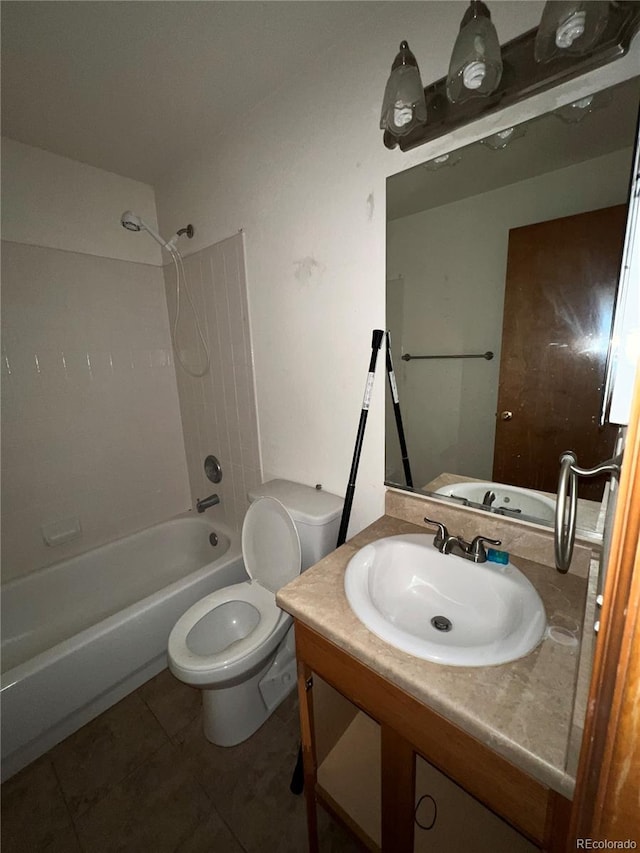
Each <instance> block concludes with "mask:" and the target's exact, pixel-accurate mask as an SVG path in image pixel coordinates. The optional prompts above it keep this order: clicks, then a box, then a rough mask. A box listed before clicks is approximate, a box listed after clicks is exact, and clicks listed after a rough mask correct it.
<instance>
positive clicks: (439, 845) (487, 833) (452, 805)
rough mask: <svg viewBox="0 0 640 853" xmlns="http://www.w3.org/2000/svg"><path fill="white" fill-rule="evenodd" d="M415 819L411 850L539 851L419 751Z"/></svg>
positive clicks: (416, 852)
mask: <svg viewBox="0 0 640 853" xmlns="http://www.w3.org/2000/svg"><path fill="white" fill-rule="evenodd" d="M523 808H526V804H524V805H523ZM415 822H416V825H415V827H414V829H415V836H414V838H415V841H414V846H413V849H414V853H433V851H434V850H450V851H454V850H464V853H538V848H537V847H535V846H534V845H533V844H531V843H530V842H529V841H527V839H526V838H525V837H524V836H523V835H520V833H519V832H517V831H516V830H515V829H513V827H511V826H509V824H508V823H505V821H503V820H502V819H501V818H499V817H498V816H497V815H495V814H494V813H493V812H492V811H489V809H487V808H485V807H484V806H483V805H482V804H481V803H479V802H478V801H477V800H476V799H475V798H474V797H471V796H470V795H469V794H467V793H466V792H465V791H463V790H462V788H460V787H459V786H458V785H456V784H455V782H452V781H451V779H449V778H447V777H446V776H444V775H443V774H442V773H440V772H439V771H438V770H436V769H435V767H433V766H432V765H431V764H429V763H428V762H427V761H424V759H422V758H421V757H420V756H418V755H416V811H415ZM428 827H430V828H428Z"/></svg>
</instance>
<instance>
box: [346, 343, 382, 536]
mask: <svg viewBox="0 0 640 853" xmlns="http://www.w3.org/2000/svg"><path fill="white" fill-rule="evenodd" d="M383 336H384V332H383V331H382V329H374V330H373V335H372V338H371V358H370V360H369V372H368V373H367V382H366V385H365V388H364V397H363V400H362V410H361V411H360V422H359V424H358V434H357V436H356V444H355V447H354V449H353V461H352V463H351V472H350V473H349V483H348V485H347V493H346V494H345V496H344V506H343V508H342V519H341V521H340V532H339V533H338V544H337V545H336V548H339V547H340V546H341V545H344V543H345V542H346V541H347V528H348V527H349V519H350V517H351V505H352V504H353V495H354V492H355V490H356V477H357V476H358V465H359V464H360V453H361V452H362V440H363V438H364V428H365V426H366V424H367V415H368V414H369V405H370V403H371V392H372V390H373V380H374V378H375V374H376V361H377V359H378V350H379V349H380V347H381V346H382V338H383Z"/></svg>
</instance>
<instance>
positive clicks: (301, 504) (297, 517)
mask: <svg viewBox="0 0 640 853" xmlns="http://www.w3.org/2000/svg"><path fill="white" fill-rule="evenodd" d="M262 497H268V498H276V500H279V501H280V503H281V504H282V505H283V506H285V507H286V509H287V511H288V513H289V514H290V515H291V517H292V518H293V520H294V521H302V522H304V523H305V524H314V525H319V524H328V523H329V522H330V521H333V520H334V519H335V518H337V517H338V516H339V515H340V514H341V513H342V506H343V504H344V498H340V497H338V495H334V494H332V492H325V491H324V489H315V488H313V486H304V485H302V483H292V482H291V481H290V480H269V481H268V482H266V483H263V484H262V485H261V486H256V488H255V489H250V490H249V500H250V501H251V502H253V501H255V500H257V499H258V498H262Z"/></svg>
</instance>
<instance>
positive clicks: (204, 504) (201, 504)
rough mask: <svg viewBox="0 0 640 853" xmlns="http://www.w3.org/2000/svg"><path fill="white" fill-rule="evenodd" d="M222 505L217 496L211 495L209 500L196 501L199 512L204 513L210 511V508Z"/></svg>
mask: <svg viewBox="0 0 640 853" xmlns="http://www.w3.org/2000/svg"><path fill="white" fill-rule="evenodd" d="M219 503H220V498H219V497H218V496H217V495H209V497H208V498H202V500H200V499H198V500H197V501H196V509H197V510H198V512H204V511H205V509H209V507H210V506H215V505H216V504H219Z"/></svg>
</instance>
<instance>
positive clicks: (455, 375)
mask: <svg viewBox="0 0 640 853" xmlns="http://www.w3.org/2000/svg"><path fill="white" fill-rule="evenodd" d="M639 97H640V81H639V78H635V79H633V80H631V81H627V82H625V83H622V84H620V85H618V86H616V87H613V88H612V89H610V90H607V91H605V92H600V93H596V94H595V95H594V96H593V98H591V99H583V100H582V102H581V103H583V104H584V106H583V107H580V108H578V107H577V106H576V108H575V110H569V111H568V110H567V109H566V108H563V109H562V110H558V111H557V113H551V114H548V115H545V116H540V117H538V118H536V119H533V120H531V121H529V122H527V123H526V124H524V125H521V126H519V127H518V128H517V129H516V130H515V131H514V132H513V133H508V132H505V133H503V134H502V135H501V134H494V135H493V136H492V137H491V138H490V139H489V140H486V141H485V143H488V144H483V143H475V144H473V145H470V146H467V147H466V148H463V149H460V150H458V151H456V152H455V154H454V152H452V156H449V157H448V158H447V157H438V158H437V160H436V161H432V162H430V163H427V164H423V165H420V166H416V167H414V168H413V169H410V170H407V171H406V172H402V173H400V174H398V175H394V176H392V177H391V178H389V179H388V181H387V328H388V329H389V331H390V336H391V347H392V352H393V361H394V368H395V373H396V382H397V389H398V397H399V401H400V409H401V413H402V422H403V425H404V431H405V434H406V444H407V452H408V457H409V461H410V466H411V473H412V477H413V483H414V486H415V487H416V488H417V489H418V490H421V491H426V492H427V493H435V492H439V493H440V495H441V496H442V497H443V498H444V499H448V500H452V501H454V502H460V503H470V504H471V505H474V506H477V505H481V506H482V505H484V506H485V508H487V509H488V510H490V511H493V512H500V513H502V514H505V515H511V516H517V517H522V518H534V519H536V520H540V521H541V522H542V523H547V524H551V523H553V522H552V519H550V518H549V513H548V511H547V510H545V512H543V511H542V506H543V503H544V502H536V501H535V500H534V501H529V502H526V501H525V500H524V496H526V491H523V490H533V491H535V492H538V493H541V494H543V495H544V496H547V497H550V498H551V499H553V497H554V494H555V491H556V485H557V480H558V471H559V462H558V460H559V457H560V454H561V453H562V452H563V451H566V450H568V449H571V450H574V451H576V453H577V456H578V459H579V460H580V464H581V465H582V466H584V467H592V466H595V465H596V464H598V463H599V462H602V461H603V460H604V459H607V458H609V457H610V456H611V455H613V447H614V442H615V437H616V433H617V430H616V428H615V427H614V426H613V425H611V424H605V425H601V424H600V413H601V405H602V393H603V384H604V377H605V368H606V360H607V353H608V349H609V339H610V334H611V326H612V317H613V311H614V304H615V296H616V288H617V283H618V277H619V273H620V262H621V253H622V246H623V241H624V233H625V226H626V212H627V202H628V192H629V179H630V170H631V166H632V160H633V144H634V139H635V131H636V121H637V116H638V103H639ZM577 119H579V120H577ZM507 130H508V129H507ZM489 353H493V357H489V355H488V354H489ZM469 356H476V357H473V358H472V357H469ZM385 476H386V482H387V483H388V484H390V485H396V486H400V487H405V486H406V479H405V470H404V468H403V464H402V459H401V453H400V447H399V441H398V433H397V429H396V423H395V418H394V412H393V407H392V401H391V398H390V395H388V396H387V408H386V464H385ZM474 480H477V481H481V483H482V485H484V486H487V488H486V489H484V491H483V495H482V499H481V500H477V498H476V500H470V499H469V498H468V497H465V494H466V493H465V494H462V493H461V492H463V491H464V490H463V489H461V488H460V486H459V485H458V484H459V483H461V482H470V481H474ZM604 483H605V480H604V479H593V480H584V481H581V488H582V491H581V492H580V498H581V501H580V507H579V526H580V527H581V528H587V529H589V528H592V527H593V525H594V523H595V520H596V518H597V515H598V511H599V505H600V503H599V502H600V500H601V498H602V492H603V488H604ZM497 484H507V485H509V486H515V487H518V488H519V489H520V492H518V490H515V491H514V492H512V493H509V495H508V497H509V501H507V502H502V503H501V502H500V501H497V499H496V494H502V493H501V492H498V490H497V489H496V488H492V485H497ZM456 487H457V488H456ZM467 491H468V492H469V493H474V494H475V492H474V490H473V489H471V490H470V491H469V490H467ZM475 491H477V490H475ZM505 494H507V493H506V492H505ZM517 494H520V495H522V496H523V497H522V500H521V503H522V506H518V505H517V503H518V500H517V498H516V497H513V495H517ZM492 495H493V500H492ZM509 503H510V504H511V505H508V504H509ZM547 506H548V504H545V507H547ZM536 507H539V508H540V512H539V513H537V512H536V509H535V508H536Z"/></svg>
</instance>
